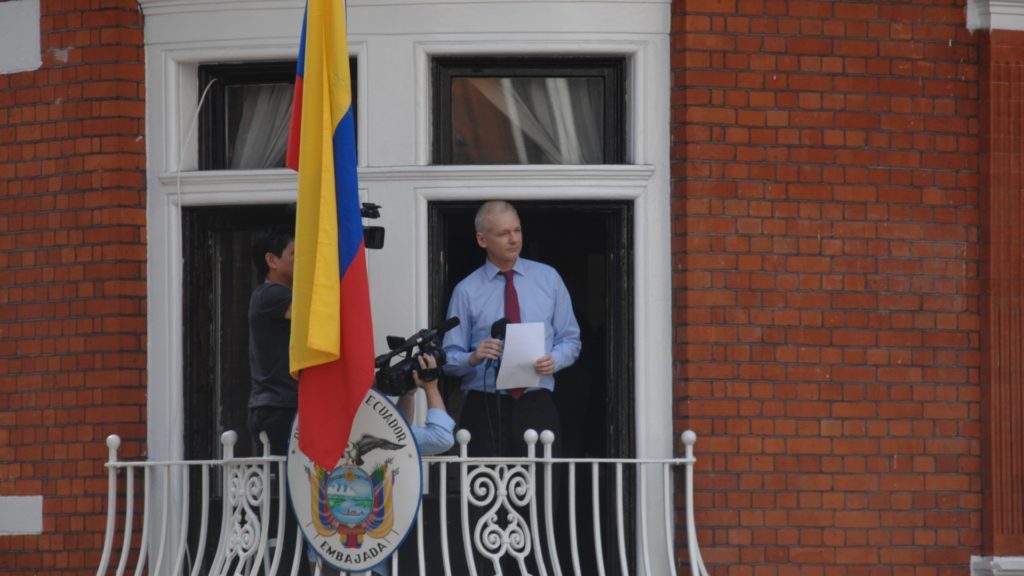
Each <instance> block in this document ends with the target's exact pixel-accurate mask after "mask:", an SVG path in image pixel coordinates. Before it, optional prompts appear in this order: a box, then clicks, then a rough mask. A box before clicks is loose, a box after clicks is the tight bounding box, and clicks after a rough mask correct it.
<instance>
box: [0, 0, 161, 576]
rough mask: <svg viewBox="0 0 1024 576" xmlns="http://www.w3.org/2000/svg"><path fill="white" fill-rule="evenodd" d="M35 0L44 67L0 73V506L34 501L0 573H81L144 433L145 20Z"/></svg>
mask: <svg viewBox="0 0 1024 576" xmlns="http://www.w3.org/2000/svg"><path fill="white" fill-rule="evenodd" d="M96 6H97V3H96V2H87V1H85V0H78V1H72V0H43V2H42V6H41V11H42V14H43V16H42V24H41V26H42V28H41V33H42V51H43V54H42V58H43V66H42V68H41V69H40V70H37V71H35V72H25V73H17V74H7V75H0V496H10V495H40V494H41V495H42V496H43V507H44V513H43V531H44V532H43V534H42V535H41V536H0V572H2V573H4V574H12V573H23V574H47V573H57V572H60V573H63V574H92V573H95V569H96V565H97V564H98V560H99V553H98V550H99V548H100V546H101V545H102V542H103V528H104V516H103V515H102V513H103V511H104V510H105V497H104V496H105V494H106V483H105V471H104V469H103V466H102V465H103V462H104V460H105V459H106V449H105V447H104V446H103V438H104V437H105V436H106V435H108V434H110V433H113V432H117V433H118V434H121V435H122V436H124V437H126V442H125V444H124V446H125V449H122V451H123V453H124V454H125V455H129V456H130V455H138V454H139V453H140V452H141V450H142V446H143V444H144V438H145V418H146V412H145V385H146V384H145V366H146V354H145V346H146V342H145V330H146V300H145V296H146V283H145V278H146V264H145V258H146V245H145V223H146V211H145V141H144V140H143V136H144V129H145V121H144V109H145V104H144V96H145V90H144V86H143V78H144V65H143V53H142V17H141V15H140V14H139V10H138V4H137V2H135V1H134V0H120V1H113V0H107V1H105V2H103V3H102V8H95V7H96Z"/></svg>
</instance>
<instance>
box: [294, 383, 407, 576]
mask: <svg viewBox="0 0 1024 576" xmlns="http://www.w3.org/2000/svg"><path fill="white" fill-rule="evenodd" d="M300 428H301V423H299V422H297V423H296V429H295V430H293V433H292V441H291V445H290V447H289V451H288V489H289V492H290V494H291V498H292V502H293V504H294V508H295V514H296V516H297V517H298V522H299V526H300V527H301V528H302V531H303V533H304V534H305V536H306V539H307V541H308V542H309V544H310V546H311V547H312V548H313V549H314V550H315V551H316V552H317V553H318V554H319V555H320V556H321V557H322V558H323V559H324V561H326V562H328V563H329V564H331V565H333V566H334V567H335V568H337V569H339V570H342V571H348V572H359V571H364V570H367V569H369V568H372V567H373V566H375V565H377V564H379V563H381V562H383V561H384V560H385V559H387V558H388V556H390V555H391V553H392V552H394V550H395V549H396V548H397V547H398V545H399V544H401V542H402V540H403V539H404V538H405V535H406V534H407V533H408V531H409V529H410V528H411V527H412V521H413V520H414V519H415V517H416V513H417V511H418V509H419V501H420V489H421V484H420V483H421V478H420V473H421V471H420V461H419V451H418V449H417V448H416V442H415V440H414V439H413V436H412V432H411V430H410V429H409V425H408V423H406V421H405V419H404V418H403V417H402V416H401V414H400V413H399V411H398V409H397V408H396V407H395V406H394V405H393V404H391V402H390V401H389V400H388V399H387V398H386V397H385V396H383V395H381V394H379V393H378V392H376V391H375V390H371V391H370V392H369V393H368V394H367V396H366V398H365V399H364V401H363V404H362V405H361V406H360V408H359V411H358V412H357V413H356V418H355V421H354V423H353V425H352V433H351V435H350V437H349V441H348V443H347V444H346V448H345V453H344V455H343V456H342V458H341V460H339V461H338V463H337V465H335V467H334V468H333V469H331V470H327V469H325V468H321V467H320V466H318V465H317V464H316V463H315V462H313V461H311V460H310V459H309V458H307V457H306V456H305V454H303V453H302V451H301V450H299V448H298V435H299V433H300V431H299V429H300Z"/></svg>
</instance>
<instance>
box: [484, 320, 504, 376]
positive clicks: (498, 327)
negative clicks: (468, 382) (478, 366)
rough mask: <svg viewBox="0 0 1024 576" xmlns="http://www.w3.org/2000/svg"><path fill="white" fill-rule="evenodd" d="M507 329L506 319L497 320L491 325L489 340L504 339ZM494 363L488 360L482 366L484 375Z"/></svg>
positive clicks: (490, 359)
mask: <svg viewBox="0 0 1024 576" xmlns="http://www.w3.org/2000/svg"><path fill="white" fill-rule="evenodd" d="M507 328H508V318H499V319H498V320H495V321H494V324H491V338H497V339H498V340H504V339H505V330H506V329H507ZM493 362H494V359H493V358H488V359H487V363H486V364H484V373H485V374H486V373H487V371H488V370H490V369H491V364H492V363H493Z"/></svg>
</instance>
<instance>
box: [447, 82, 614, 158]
mask: <svg viewBox="0 0 1024 576" xmlns="http://www.w3.org/2000/svg"><path fill="white" fill-rule="evenodd" d="M468 82H469V85H470V86H471V87H472V88H474V89H476V90H478V91H479V92H480V93H481V94H483V96H484V97H485V98H486V99H487V100H488V102H490V103H491V104H492V105H493V106H494V107H495V108H497V109H498V110H500V111H501V113H502V114H503V115H504V116H505V117H506V118H508V121H509V124H510V126H511V129H512V137H513V140H514V143H515V149H516V154H517V160H518V162H519V163H520V164H601V163H602V149H603V124H604V117H603V111H602V104H603V87H602V86H601V83H600V80H597V79H586V78H572V79H570V78H472V79H468ZM455 105H456V106H457V105H458V103H455ZM482 141H485V142H486V138H483V139H482ZM528 143H529V144H532V145H533V146H528V145H527V144H528ZM531 150H539V153H538V152H531ZM537 154H539V157H536V156H537Z"/></svg>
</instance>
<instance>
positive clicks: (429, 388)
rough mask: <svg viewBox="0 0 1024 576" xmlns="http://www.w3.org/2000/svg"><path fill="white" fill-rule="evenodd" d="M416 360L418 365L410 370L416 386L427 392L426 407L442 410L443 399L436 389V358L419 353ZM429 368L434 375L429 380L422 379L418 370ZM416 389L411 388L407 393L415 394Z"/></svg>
mask: <svg viewBox="0 0 1024 576" xmlns="http://www.w3.org/2000/svg"><path fill="white" fill-rule="evenodd" d="M417 362H418V363H419V365H420V367H419V368H418V369H414V370H413V371H412V380H413V382H415V383H416V388H422V389H423V391H424V392H425V393H426V394H427V407H428V408H440V409H441V410H444V409H445V408H444V399H443V398H441V392H440V391H439V390H438V389H437V376H436V374H437V371H436V369H437V360H436V359H434V357H433V356H432V355H430V354H421V355H420V357H419V358H417ZM421 370H422V371H424V372H425V371H427V370H430V371H432V372H433V374H434V377H433V378H431V379H429V380H423V379H422V378H420V371H421ZM415 393H416V390H415V389H413V390H411V391H410V392H409V393H408V394H407V395H409V394H415Z"/></svg>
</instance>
